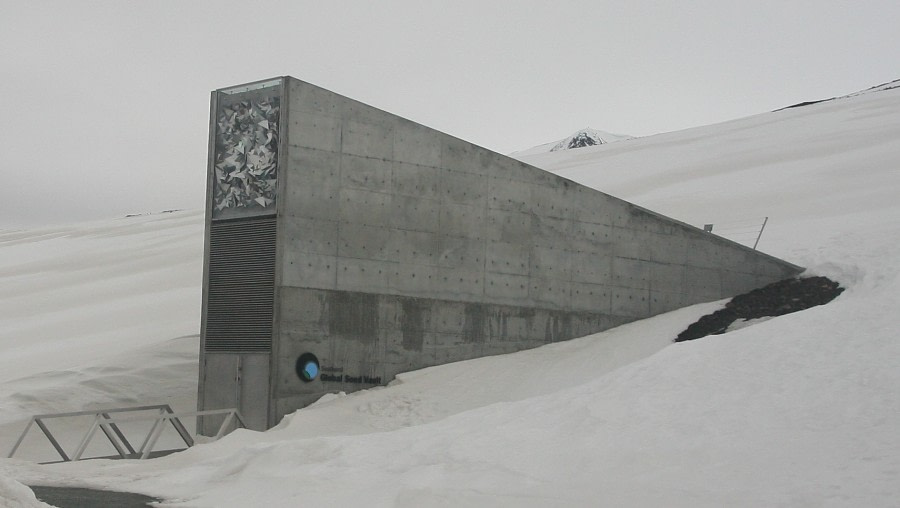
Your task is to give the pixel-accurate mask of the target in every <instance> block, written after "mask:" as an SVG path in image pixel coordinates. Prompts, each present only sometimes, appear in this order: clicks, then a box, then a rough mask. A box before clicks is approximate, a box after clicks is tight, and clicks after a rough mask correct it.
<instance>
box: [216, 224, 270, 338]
mask: <svg viewBox="0 0 900 508" xmlns="http://www.w3.org/2000/svg"><path fill="white" fill-rule="evenodd" d="M209 241H210V245H209V285H208V288H209V290H208V293H207V311H206V340H205V342H204V350H205V351H207V352H223V353H257V352H259V353H267V352H269V351H271V349H272V319H273V312H274V294H275V218H274V217H271V218H262V219H258V218H257V219H244V220H232V221H214V222H212V224H211V226H210V240H209Z"/></svg>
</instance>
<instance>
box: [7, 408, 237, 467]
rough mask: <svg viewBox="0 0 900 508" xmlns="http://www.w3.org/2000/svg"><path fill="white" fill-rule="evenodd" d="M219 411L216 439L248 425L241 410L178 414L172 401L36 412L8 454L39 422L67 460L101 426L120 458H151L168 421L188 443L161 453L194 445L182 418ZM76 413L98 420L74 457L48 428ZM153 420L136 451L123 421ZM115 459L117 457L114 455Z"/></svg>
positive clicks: (78, 455)
mask: <svg viewBox="0 0 900 508" xmlns="http://www.w3.org/2000/svg"><path fill="white" fill-rule="evenodd" d="M153 410H156V414H151V415H138V416H127V417H122V416H115V417H113V416H111V414H113V413H134V412H139V411H153ZM217 414H224V415H226V416H225V418H224V419H223V421H222V425H220V426H219V431H218V432H217V433H216V436H215V438H214V440H215V439H219V438H220V437H222V436H223V435H225V431H226V430H227V429H228V428H229V427H230V426H231V424H232V423H235V424H236V425H240V426H241V427H244V428H246V426H245V425H244V421H243V419H242V418H241V414H240V413H239V412H238V410H237V409H210V410H206V411H188V412H181V413H176V412H174V411H172V408H171V407H170V406H169V405H168V404H158V405H153V406H138V407H124V408H112V409H97V410H89V411H74V412H69V413H52V414H43V415H35V416H32V417H31V420H29V422H28V425H26V426H25V430H23V431H22V434H21V435H20V436H19V439H18V440H17V441H16V444H15V445H13V447H12V450H10V452H9V455H7V457H9V458H12V456H13V455H15V453H16V451H17V450H18V449H19V446H20V445H21V444H22V441H24V440H25V436H26V435H27V434H28V431H29V430H31V427H32V425H37V427H38V428H39V429H41V432H43V433H44V435H45V436H46V437H47V440H48V441H50V444H51V445H53V448H55V449H56V452H57V453H58V454H59V456H60V457H61V458H62V460H63V461H65V462H68V461H75V460H81V459H82V456H83V455H84V452H85V450H87V447H88V445H89V444H90V443H91V440H92V439H93V438H94V436H95V435H96V434H97V430H98V429H99V430H101V431H102V432H103V434H105V435H106V438H107V439H108V440H109V442H110V444H112V446H113V448H115V449H116V453H118V455H119V457H118V458H122V459H134V458H140V459H146V458H148V457H150V455H151V454H152V453H154V450H153V448H154V447H155V446H156V443H157V441H158V440H159V437H160V436H161V435H162V432H163V430H164V429H165V426H166V422H169V423H171V424H172V427H174V429H175V431H176V432H177V433H178V435H179V436H180V437H181V439H182V440H183V441H184V444H185V445H186V446H185V448H179V449H175V450H164V451H157V452H156V453H157V454H160V453H171V452H175V451H181V450H184V449H187V448H190V447H191V446H194V439H193V438H192V437H191V435H190V433H189V432H188V431H187V429H186V428H185V427H184V424H182V423H181V418H184V417H191V416H209V415H217ZM74 416H93V417H94V421H93V423H91V426H90V428H89V429H88V431H87V432H86V433H85V435H84V437H82V439H81V441H80V443H79V444H78V448H77V449H76V450H75V453H74V454H73V455H72V456H71V457H70V456H69V455H68V454H67V453H66V451H65V450H64V449H63V447H62V446H61V445H60V444H59V441H58V440H57V439H56V438H55V437H54V436H53V433H52V432H50V429H49V428H48V427H47V424H46V423H45V420H51V419H55V418H70V417H74ZM151 420H152V421H153V425H152V426H151V427H150V430H149V431H148V432H147V436H146V437H145V438H144V440H143V442H142V443H141V446H140V447H139V448H138V449H137V450H135V449H134V447H133V446H132V445H131V442H129V441H128V438H126V437H125V434H124V433H123V432H122V429H121V428H120V427H119V424H122V423H132V422H141V421H143V422H146V421H151ZM88 458H99V457H88ZM112 458H116V457H115V456H113V457H112Z"/></svg>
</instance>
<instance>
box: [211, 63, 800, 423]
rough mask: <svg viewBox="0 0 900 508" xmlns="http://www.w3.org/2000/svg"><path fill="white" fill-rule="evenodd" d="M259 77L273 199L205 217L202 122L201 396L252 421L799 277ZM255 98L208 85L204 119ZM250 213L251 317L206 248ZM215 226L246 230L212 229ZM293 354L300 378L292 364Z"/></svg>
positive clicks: (557, 181)
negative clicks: (261, 247)
mask: <svg viewBox="0 0 900 508" xmlns="http://www.w3.org/2000/svg"><path fill="white" fill-rule="evenodd" d="M267 83H269V84H268V85H267V86H268V87H269V88H268V89H265V88H264V89H263V90H264V92H265V93H268V94H269V95H270V96H276V95H277V101H275V102H277V103H278V104H279V111H278V113H279V114H278V120H277V121H278V129H277V134H278V139H277V140H276V141H275V142H273V143H274V144H271V143H270V145H271V146H275V145H276V144H277V147H278V153H277V156H276V157H275V158H274V159H273V160H277V184H274V183H273V185H275V186H276V187H275V197H274V198H273V200H274V202H272V203H269V202H268V197H266V196H268V194H265V193H264V192H261V193H260V192H257V193H256V194H253V195H252V196H251V197H252V198H253V199H254V200H255V201H253V202H252V203H251V204H252V206H253V207H256V209H254V210H251V211H250V212H249V213H247V214H244V215H242V213H243V212H236V213H230V212H229V207H230V205H226V206H225V207H224V208H222V210H223V211H220V212H218V213H219V218H218V219H217V218H216V213H217V212H216V211H215V208H216V206H219V205H217V204H216V203H218V202H217V201H216V198H215V196H214V194H215V192H218V191H214V189H217V188H218V187H216V185H217V183H216V179H217V178H219V177H221V176H222V174H223V172H222V171H219V173H218V176H217V173H216V167H217V166H216V161H221V160H223V157H222V156H221V153H220V152H221V151H222V150H223V148H222V146H220V145H221V143H219V144H217V142H216V139H217V138H216V136H217V134H216V132H211V144H210V197H209V203H208V213H207V224H208V227H207V260H206V268H205V274H204V317H203V326H202V328H203V329H202V336H203V346H202V351H201V369H200V398H199V406H200V409H214V408H216V407H217V406H218V407H232V406H238V407H240V408H241V409H242V412H244V413H245V417H246V418H247V419H248V420H249V421H251V427H254V428H260V429H262V428H267V427H270V426H272V425H274V424H275V423H277V422H278V421H279V420H280V419H281V417H282V416H284V415H285V414H287V413H290V412H292V411H294V410H296V409H297V408H300V407H303V406H305V405H307V404H309V403H311V402H312V401H314V400H315V399H316V398H318V397H320V396H321V395H323V394H325V393H328V392H336V391H353V390H357V389H361V388H366V387H370V386H375V385H379V384H385V383H387V382H389V381H390V380H391V379H393V377H394V376H395V375H396V374H398V373H400V372H405V371H409V370H414V369H418V368H422V367H427V366H431V365H437V364H443V363H448V362H453V361H458V360H464V359H469V358H475V357H480V356H486V355H493V354H501V353H508V352H513V351H518V350H522V349H527V348H532V347H537V346H540V345H542V344H546V343H550V342H555V341H561V340H567V339H571V338H574V337H579V336H583V335H586V334H590V333H594V332H598V331H602V330H605V329H608V328H611V327H615V326H618V325H620V324H623V323H627V322H630V321H634V320H637V319H642V318H646V317H649V316H652V315H655V314H659V313H661V312H666V311H669V310H673V309H676V308H679V307H683V306H686V305H691V304H694V303H698V302H704V301H710V300H715V299H720V298H724V297H728V296H733V295H736V294H739V293H742V292H745V291H748V290H751V289H753V288H756V287H760V286H762V285H765V284H767V283H770V282H773V281H776V280H780V279H783V278H786V277H789V276H792V275H795V274H797V273H798V272H799V271H800V268H799V267H797V266H795V265H792V264H790V263H787V262H784V261H782V260H779V259H776V258H773V257H771V256H768V255H765V254H762V253H760V252H757V251H753V250H751V249H748V248H746V247H744V246H741V245H738V244H735V243H733V242H730V241H727V240H724V239H722V238H719V237H717V236H714V235H711V234H708V233H705V232H703V231H702V230H699V229H697V228H694V227H692V226H689V225H686V224H683V223H681V222H678V221H675V220H672V219H669V218H667V217H664V216H661V215H659V214H656V213H653V212H651V211H649V210H646V209H643V208H640V207H637V206H635V205H632V204H630V203H627V202H625V201H623V200H620V199H617V198H614V197H612V196H609V195H607V194H604V193H602V192H598V191H596V190H593V189H590V188H587V187H584V186H582V185H579V184H577V183H575V182H572V181H570V180H567V179H565V178H562V177H559V176H557V175H554V174H551V173H548V172H546V171H543V170H540V169H538V168H536V167H533V166H529V165H527V164H524V163H522V162H519V161H517V160H514V159H511V158H509V157H505V156H503V155H500V154H497V153H494V152H491V151H489V150H486V149H484V148H481V147H478V146H475V145H473V144H471V143H468V142H466V141H463V140H460V139H458V138H454V137H452V136H449V135H447V134H443V133H441V132H438V131H435V130H433V129H429V128H427V127H424V126H422V125H419V124H416V123H415V122H412V121H409V120H406V119H403V118H400V117H398V116H395V115H392V114H390V113H387V112H384V111H381V110H378V109H376V108H373V107H371V106H368V105H365V104H362V103H360V102H357V101H354V100H352V99H349V98H346V97H343V96H340V95H338V94H335V93H332V92H329V91H327V90H324V89H322V88H319V87H316V86H314V85H311V84H309V83H305V82H303V81H300V80H297V79H294V78H290V77H285V78H280V79H278V80H274V81H270V82H267ZM235 90H236V91H235ZM259 93H260V89H253V86H249V87H246V90H245V89H244V88H237V89H229V90H228V91H225V92H223V91H217V92H214V93H213V113H212V117H213V121H212V129H213V130H214V131H215V130H216V129H219V130H221V128H222V126H221V122H219V123H218V124H217V121H216V119H217V118H220V119H221V118H222V114H221V107H222V104H223V101H224V103H225V104H227V103H229V101H231V102H234V101H235V100H239V99H242V98H243V97H244V96H254V94H256V95H259ZM265 93H264V95H265ZM272 102H273V101H269V102H266V101H265V100H264V101H263V103H264V104H271V103H272ZM263 109H264V110H265V107H263ZM266 111H271V109H270V110H266ZM270 120H271V119H270ZM266 125H271V122H269V123H267V124H266ZM265 136H266V135H260V134H257V138H258V139H262V138H264V137H265ZM220 137H221V136H220ZM268 139H270V140H271V139H272V138H271V136H270V137H269V138H268ZM237 146H239V148H240V147H242V146H243V145H237ZM254 160H255V159H254ZM258 172H259V171H257V173H258ZM273 174H274V173H273ZM238 176H240V175H238ZM269 181H270V182H272V181H274V179H273V180H269ZM238 183H239V184H241V182H238ZM241 185H242V184H241ZM254 196H255V197H254ZM269 197H271V196H269ZM238 201H239V199H238ZM232 202H234V200H232ZM253 203H257V204H253ZM259 203H265V205H258V204H259ZM245 211H246V210H245ZM225 212H229V213H225ZM260 221H262V222H260ZM263 223H265V224H266V226H265V227H268V228H271V229H272V231H273V233H272V234H271V235H269V236H265V235H264V236H263V237H262V239H261V240H259V243H265V242H270V243H271V244H272V245H271V246H270V247H269V248H270V249H271V251H272V253H273V254H272V255H271V256H270V258H271V264H272V268H271V278H272V283H271V289H265V288H264V289H263V290H261V291H262V292H263V293H266V292H269V291H270V292H271V299H268V298H267V297H259V298H258V299H257V300H255V301H256V302H257V303H256V304H254V305H257V306H256V307H253V309H251V311H245V310H238V311H235V310H234V309H235V308H237V307H241V305H242V304H241V301H238V300H234V301H232V302H231V303H230V304H217V301H218V300H217V298H218V299H219V300H221V299H222V298H224V297H219V296H216V295H222V294H225V293H224V292H223V291H224V290H221V289H216V288H221V287H226V288H232V289H233V287H234V285H233V284H230V283H226V282H222V281H223V280H225V279H227V278H228V277H229V275H228V274H229V273H233V274H238V273H243V271H242V269H235V268H229V269H219V268H216V266H218V265H215V263H216V259H217V258H216V252H217V250H216V249H218V248H219V247H217V246H218V245H225V244H226V243H229V242H232V243H233V242H235V241H237V242H238V243H240V241H239V240H236V238H241V237H246V236H247V235H250V236H251V237H254V236H253V235H258V234H259V233H258V232H259V231H260V230H262V229H265V228H264V227H262V226H260V224H263ZM217 228H218V229H217ZM225 228H245V229H244V230H243V231H245V233H240V232H238V233H234V234H232V233H228V234H232V235H233V236H231V237H229V236H227V235H226V236H222V237H221V238H224V240H217V239H216V238H217V237H216V235H217V234H219V233H216V231H219V230H223V231H224V230H225ZM211 231H212V233H211ZM229 231H230V230H229ZM235 231H237V230H235ZM223 234H224V233H223ZM234 235H236V236H234ZM211 236H212V239H211ZM220 236H221V235H220ZM270 236H271V238H270ZM229 238H230V240H229ZM254 238H256V237H254ZM257 247H258V245H257V246H254V245H251V246H250V247H248V249H250V251H248V252H251V251H252V250H253V249H255V248H257ZM243 255H245V254H230V255H229V256H231V258H239V259H243V258H242V257H241V256H243ZM226 257H227V256H226ZM270 258H269V257H267V258H266V259H270ZM210 259H212V260H213V265H214V266H213V267H212V268H211V263H210ZM216 270H220V271H221V270H224V271H221V273H220V272H217V271H216ZM228 270H232V271H231V272H229V271H228ZM267 270H268V269H267ZM263 271H265V270H263ZM217 273H219V275H216V274H217ZM259 273H263V272H262V271H260V272H259ZM266 273H269V272H267V271H266ZM266 277H268V276H266ZM217 281H218V282H217ZM223 284H224V286H223ZM238 285H239V284H238ZM268 287H269V286H266V288H268ZM217 291H218V292H217ZM254 294H256V293H254ZM266 305H271V307H272V308H271V309H270V311H271V312H269V313H268V314H266V315H265V316H264V319H262V321H265V319H270V320H271V327H270V328H268V329H265V330H263V331H261V332H260V331H259V330H256V331H257V332H259V336H260V337H262V339H260V340H259V341H258V342H254V343H253V344H255V345H251V346H250V347H249V349H247V348H244V347H242V346H240V344H243V343H242V342H241V336H240V333H237V334H234V333H232V334H231V335H229V333H228V332H227V331H223V332H221V333H220V332H215V330H214V328H215V329H218V330H232V329H234V328H233V327H237V329H238V330H240V329H241V326H240V322H239V321H240V320H245V319H251V320H252V318H250V317H246V316H248V315H249V314H247V312H251V313H252V312H256V311H258V309H259V308H265V307H266ZM223 309H224V310H223ZM229 309H231V310H229ZM254 309H255V310H254ZM241 312H244V314H241ZM254 315H255V314H254ZM223 316H224V317H223ZM242 316H244V317H242ZM216 326H218V327H219V328H216ZM216 333H218V335H216ZM266 333H269V334H270V336H269V337H268V339H269V340H268V341H267V340H265V339H266ZM229 341H230V342H229ZM264 343H265V344H264ZM223 344H224V345H223ZM229 344H238V345H239V347H231V346H229ZM261 344H263V345H267V347H263V346H262V345H261ZM254 348H257V349H254ZM304 355H307V356H304ZM309 355H312V356H311V357H314V358H315V359H316V363H317V367H318V369H317V374H316V375H315V376H314V377H313V379H305V378H304V376H303V375H301V374H300V373H299V371H298V369H299V366H298V359H299V358H301V357H305V358H310V356H309ZM217 423H218V422H213V421H211V420H210V421H209V422H208V423H207V424H203V425H202V427H203V429H201V430H202V431H206V432H208V431H209V429H211V428H212V426H213V425H217Z"/></svg>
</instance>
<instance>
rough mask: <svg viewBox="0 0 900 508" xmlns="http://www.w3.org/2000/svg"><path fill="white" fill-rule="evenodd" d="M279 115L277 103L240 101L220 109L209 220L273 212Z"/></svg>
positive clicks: (267, 99)
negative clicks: (232, 215) (212, 217)
mask: <svg viewBox="0 0 900 508" xmlns="http://www.w3.org/2000/svg"><path fill="white" fill-rule="evenodd" d="M278 112H279V99H278V97H261V98H254V99H250V100H243V101H240V102H235V103H233V104H230V105H225V106H223V107H221V108H220V109H219V114H218V115H217V117H216V124H217V125H216V161H215V172H216V182H215V189H214V191H213V214H214V216H219V217H221V216H222V215H223V214H225V213H226V212H236V213H235V215H244V214H245V213H251V214H252V213H259V212H266V211H274V206H275V187H276V183H277V181H278V180H277V178H278V174H277V169H278ZM229 215H231V214H230V213H229Z"/></svg>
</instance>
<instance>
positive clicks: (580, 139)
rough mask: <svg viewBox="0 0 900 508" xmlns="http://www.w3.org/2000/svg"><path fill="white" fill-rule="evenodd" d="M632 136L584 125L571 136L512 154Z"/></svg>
mask: <svg viewBox="0 0 900 508" xmlns="http://www.w3.org/2000/svg"><path fill="white" fill-rule="evenodd" d="M632 138H634V136H627V135H623V134H612V133H609V132H605V131H601V130H597V129H592V128H590V127H586V128H584V129H581V130H579V131H578V132H575V133H574V134H572V135H571V136H568V137H565V138H563V139H560V140H558V141H551V142H550V143H544V144H543V145H538V146H536V147H534V148H529V149H527V150H522V151H519V152H513V153H512V154H510V155H512V156H514V157H518V156H522V155H534V154H539V153H547V152H558V151H560V150H573V149H575V148H584V147H586V146H595V145H603V144H606V143H612V142H614V141H622V140H624V139H632Z"/></svg>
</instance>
